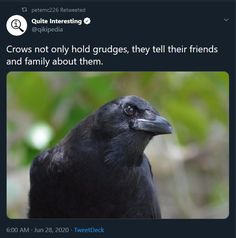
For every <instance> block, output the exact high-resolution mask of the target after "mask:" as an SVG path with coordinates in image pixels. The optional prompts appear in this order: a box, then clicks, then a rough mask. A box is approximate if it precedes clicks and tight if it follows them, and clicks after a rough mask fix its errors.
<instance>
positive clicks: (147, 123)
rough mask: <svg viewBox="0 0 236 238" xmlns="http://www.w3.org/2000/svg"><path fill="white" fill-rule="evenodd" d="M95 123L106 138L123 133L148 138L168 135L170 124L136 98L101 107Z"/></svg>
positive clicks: (115, 101) (149, 106)
mask: <svg viewBox="0 0 236 238" xmlns="http://www.w3.org/2000/svg"><path fill="white" fill-rule="evenodd" d="M96 123H97V124H98V125H99V128H102V130H103V132H104V133H106V134H107V135H108V136H109V135H110V136H111V137H112V136H117V135H118V134H120V133H123V132H125V131H126V132H127V131H129V132H131V133H134V132H145V133H146V134H147V135H149V136H154V135H160V134H170V133H171V131H172V128H171V125H170V123H169V122H168V121H167V120H166V119H165V118H164V117H162V116H160V114H159V113H158V112H157V111H156V110H155V109H154V108H153V107H152V106H151V105H150V104H149V103H148V102H147V101H145V100H144V99H142V98H140V97H137V96H126V97H121V98H118V99H117V100H114V101H111V102H109V103H107V104H105V105H104V106H102V107H101V108H100V109H99V110H98V111H97V115H96Z"/></svg>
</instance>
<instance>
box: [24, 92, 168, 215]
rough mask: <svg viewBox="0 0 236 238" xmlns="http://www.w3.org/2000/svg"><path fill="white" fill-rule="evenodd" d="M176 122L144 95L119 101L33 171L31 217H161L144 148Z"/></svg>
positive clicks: (73, 132) (53, 150)
mask: <svg viewBox="0 0 236 238" xmlns="http://www.w3.org/2000/svg"><path fill="white" fill-rule="evenodd" d="M171 131H172V128H171V125H170V123H169V122H168V121H167V120H166V119H165V118H164V117H162V116H160V114H159V113H158V112H157V111H156V110H155V109H154V108H153V107H152V106H151V105H150V104H149V103H148V102H147V101H145V100H144V99H142V98H140V97H137V96H125V97H121V98H118V99H116V100H113V101H111V102H109V103H107V104H105V105H103V106H102V107H100V108H99V109H98V110H97V111H96V112H94V113H93V114H91V115H90V116H88V117H87V118H86V119H84V120H83V121H81V122H80V123H79V124H78V125H77V126H76V127H75V128H74V129H72V130H71V131H70V132H69V134H68V135H67V136H66V137H65V138H64V139H63V140H62V141H61V142H60V143H59V144H58V145H56V146H55V147H54V148H51V149H49V150H47V151H44V152H42V153H41V154H40V155H39V156H38V157H36V158H35V160H34V161H33V163H32V166H31V169H30V192H29V213H28V217H29V218H150V219H159V218H161V212H160V207H159V203H158V200H157V192H156V191H155V190H156V188H155V185H154V182H153V176H152V171H151V166H150V164H149V161H148V158H147V157H146V156H145V154H144V149H145V147H146V146H147V144H148V143H149V141H150V140H151V139H152V137H153V136H156V135H160V134H170V133H171Z"/></svg>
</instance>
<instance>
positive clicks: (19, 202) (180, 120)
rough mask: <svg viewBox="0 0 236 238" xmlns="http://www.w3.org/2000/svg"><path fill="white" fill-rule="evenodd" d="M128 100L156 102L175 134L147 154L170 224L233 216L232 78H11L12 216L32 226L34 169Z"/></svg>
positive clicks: (9, 196)
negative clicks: (105, 109) (88, 122)
mask: <svg viewBox="0 0 236 238" xmlns="http://www.w3.org/2000/svg"><path fill="white" fill-rule="evenodd" d="M124 95H137V96H140V97H143V98H145V99H146V100H148V101H149V102H150V103H151V104H152V105H153V106H154V107H155V108H156V109H157V110H158V111H159V112H160V113H161V115H163V116H164V117H166V118H167V119H168V120H169V121H170V122H171V124H172V125H173V128H174V133H173V134H172V135H164V136H158V137H155V138H154V139H153V140H152V141H151V142H150V144H149V145H148V147H147V148H146V151H145V153H146V154H147V156H148V157H149V159H150V161H151V164H152V168H153V172H154V175H155V178H157V181H158V193H159V200H160V205H161V210H162V215H163V218H225V217H227V216H228V212H229V171H228V170H229V148H228V147H229V128H228V119H229V118H228V116H229V102H228V98H229V78H228V74H227V73H225V72H11V73H9V74H8V76H7V215H8V217H9V218H25V217H26V214H27V209H28V190H29V166H30V164H31V162H32V160H33V158H34V157H35V156H36V155H37V154H39V153H40V152H41V151H42V150H44V149H45V148H47V147H50V146H53V145H55V144H56V143H58V142H59V141H60V139H62V138H63V137H64V136H65V134H66V133H67V132H68V131H69V130H70V129H71V128H73V127H74V126H75V125H76V124H77V123H78V122H79V121H80V120H81V119H82V118H84V117H86V116H87V115H89V114H90V113H91V112H93V111H94V110H96V109H97V108H98V107H100V106H101V105H103V104H104V103H106V102H108V101H110V100H112V99H114V98H117V97H119V96H124Z"/></svg>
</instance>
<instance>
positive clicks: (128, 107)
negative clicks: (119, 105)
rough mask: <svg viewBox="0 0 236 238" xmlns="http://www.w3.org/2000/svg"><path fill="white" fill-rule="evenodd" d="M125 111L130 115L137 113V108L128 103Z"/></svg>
mask: <svg viewBox="0 0 236 238" xmlns="http://www.w3.org/2000/svg"><path fill="white" fill-rule="evenodd" d="M124 112H125V114H126V115H128V116H133V115H134V113H135V109H134V107H132V106H131V105H127V106H126V107H125V108H124Z"/></svg>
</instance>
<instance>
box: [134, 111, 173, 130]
mask: <svg viewBox="0 0 236 238" xmlns="http://www.w3.org/2000/svg"><path fill="white" fill-rule="evenodd" d="M132 128H133V129H135V130H140V131H147V132H151V133H154V134H155V135H160V134H171V133H172V127H171V125H170V123H169V122H168V121H167V120H166V119H165V118H164V117H161V116H158V115H157V116H155V118H154V119H152V120H147V119H136V120H135V121H134V122H133V125H132Z"/></svg>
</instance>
